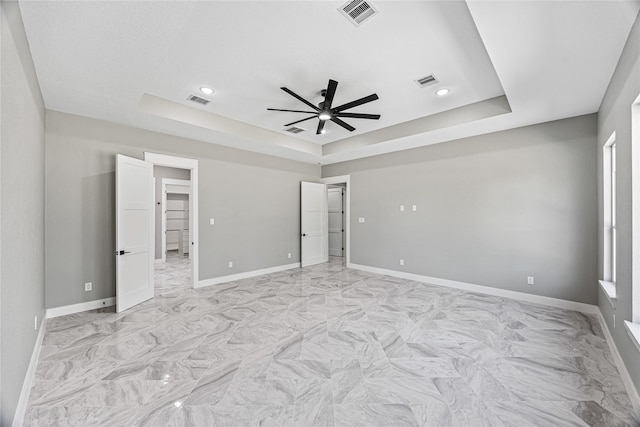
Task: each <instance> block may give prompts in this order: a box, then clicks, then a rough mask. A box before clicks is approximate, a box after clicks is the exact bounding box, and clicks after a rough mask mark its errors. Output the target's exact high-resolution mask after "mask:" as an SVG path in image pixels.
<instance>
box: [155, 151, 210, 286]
mask: <svg viewBox="0 0 640 427" xmlns="http://www.w3.org/2000/svg"><path fill="white" fill-rule="evenodd" d="M144 160H145V161H147V162H150V163H153V164H154V165H158V166H169V167H173V168H181V169H190V170H191V194H192V195H193V197H189V211H190V213H189V215H190V216H191V218H192V219H193V221H192V223H191V224H189V235H190V237H191V242H192V245H191V248H189V258H191V279H192V281H193V284H192V286H193V288H196V287H197V284H198V277H199V276H200V266H199V260H198V253H199V252H200V251H199V244H200V243H199V234H198V197H199V193H198V188H199V187H198V160H197V159H189V158H186V157H177V156H170V155H167V154H158V153H150V152H147V151H145V152H144ZM191 212H193V213H191ZM191 218H190V219H191ZM192 252H193V254H192Z"/></svg>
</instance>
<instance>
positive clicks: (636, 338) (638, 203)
mask: <svg viewBox="0 0 640 427" xmlns="http://www.w3.org/2000/svg"><path fill="white" fill-rule="evenodd" d="M639 147H640V95H638V97H637V98H636V100H635V102H634V103H633V104H632V105H631V301H632V303H631V304H632V305H631V315H632V319H631V320H632V321H631V322H629V321H627V320H625V322H624V325H625V327H626V328H627V332H628V333H629V336H630V337H631V341H632V342H633V343H634V344H635V345H636V347H637V348H638V350H639V351H640V276H639V275H640V150H639V149H638V148H639Z"/></svg>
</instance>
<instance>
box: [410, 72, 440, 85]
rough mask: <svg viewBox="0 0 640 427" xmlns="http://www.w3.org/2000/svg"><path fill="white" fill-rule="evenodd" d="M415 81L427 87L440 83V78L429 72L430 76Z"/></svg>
mask: <svg viewBox="0 0 640 427" xmlns="http://www.w3.org/2000/svg"><path fill="white" fill-rule="evenodd" d="M414 81H415V82H416V84H417V85H418V86H420V87H427V86H430V85H432V84H434V83H438V79H436V76H434V75H433V74H429V75H428V76H424V77H421V78H419V79H416V80H414Z"/></svg>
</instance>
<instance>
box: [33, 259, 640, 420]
mask: <svg viewBox="0 0 640 427" xmlns="http://www.w3.org/2000/svg"><path fill="white" fill-rule="evenodd" d="M157 284H158V285H157V290H156V298H154V299H153V300H150V301H148V302H145V303H143V304H141V305H139V306H137V307H134V308H133V309H131V310H129V311H127V312H125V313H121V314H116V313H114V312H113V311H112V310H111V311H108V310H107V311H93V312H86V313H81V314H76V315H71V316H65V317H60V318H56V319H51V320H50V321H49V322H48V324H47V331H46V334H45V338H44V345H43V348H42V353H41V356H40V361H39V364H38V367H37V372H36V379H35V383H34V385H33V389H32V391H31V397H30V406H29V409H28V412H27V415H26V419H25V425H27V426H180V427H183V426H234V427H235V426H304V427H309V426H349V427H355V426H385V427H386V426H465V427H466V426H492V427H495V426H518V427H520V426H536V427H539V426H554V427H557V426H587V425H589V426H627V425H637V422H636V420H635V419H634V418H633V415H632V409H631V404H630V402H629V398H628V396H627V394H626V392H625V390H624V387H623V384H622V381H621V379H620V376H619V374H618V371H617V370H616V367H615V365H614V363H613V361H612V357H611V354H610V352H609V348H608V347H607V343H606V342H605V340H604V338H603V335H602V331H601V329H600V326H599V323H598V320H597V318H596V317H595V316H592V315H585V314H581V313H578V312H573V311H566V310H560V309H555V308H549V307H545V306H540V305H535V304H528V303H522V302H518V301H515V300H509V299H504V298H499V297H493V296H486V295H480V294H474V293H468V292H463V291H458V290H453V289H448V288H443V287H438V286H432V285H427V284H423V283H418V282H412V281H408V280H402V279H396V278H392V277H387V276H380V275H375V274H371V273H364V272H361V271H356V270H350V269H347V268H345V267H344V266H343V264H342V260H341V259H340V258H337V259H332V260H331V261H330V262H329V263H327V264H323V265H317V266H313V267H307V268H302V269H296V270H289V271H285V272H281V273H275V274H270V275H266V276H260V277H256V278H252V279H245V280H239V281H236V282H232V283H226V284H221V285H217V286H211V287H208V288H203V289H199V290H194V289H190V288H189V264H188V260H186V261H185V259H184V258H178V257H175V258H174V257H171V258H169V260H168V262H167V264H166V265H164V266H159V267H158V275H157Z"/></svg>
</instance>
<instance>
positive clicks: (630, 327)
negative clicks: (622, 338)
mask: <svg viewBox="0 0 640 427" xmlns="http://www.w3.org/2000/svg"><path fill="white" fill-rule="evenodd" d="M624 327H625V328H626V329H627V333H628V334H629V338H631V341H632V342H633V344H634V345H635V346H636V349H638V351H640V324H638V323H633V322H629V321H628V320H625V321H624Z"/></svg>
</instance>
